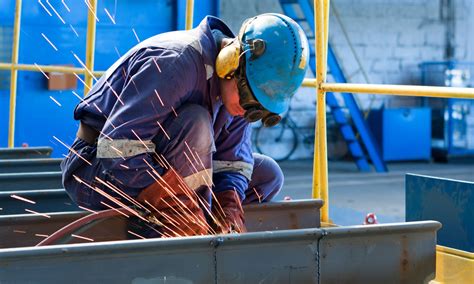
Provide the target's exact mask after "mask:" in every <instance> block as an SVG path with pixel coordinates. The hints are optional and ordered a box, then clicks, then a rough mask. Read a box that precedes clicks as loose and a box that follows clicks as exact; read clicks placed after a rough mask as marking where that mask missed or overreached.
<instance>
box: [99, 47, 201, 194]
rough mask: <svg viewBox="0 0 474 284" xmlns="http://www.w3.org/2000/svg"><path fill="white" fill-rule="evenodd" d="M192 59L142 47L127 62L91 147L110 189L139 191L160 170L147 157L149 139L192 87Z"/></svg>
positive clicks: (149, 155)
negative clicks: (110, 183) (112, 186)
mask: <svg viewBox="0 0 474 284" xmlns="http://www.w3.org/2000/svg"><path fill="white" fill-rule="evenodd" d="M192 57H193V56H192V54H191V53H190V52H182V53H180V52H177V51H173V50H166V49H158V48H154V49H150V48H148V49H146V50H142V51H140V52H138V53H137V54H136V55H134V57H133V58H131V60H130V64H129V65H128V68H126V69H125V70H124V73H125V74H124V75H126V76H127V77H126V79H125V83H124V86H123V87H122V90H121V92H117V95H118V96H119V99H117V101H116V102H115V105H114V107H113V109H112V111H111V113H110V115H109V117H108V118H107V121H106V122H105V124H104V127H103V129H102V134H101V135H100V137H99V140H98V146H97V157H98V158H99V159H101V161H102V163H103V165H104V167H105V168H106V169H107V172H108V174H109V176H110V177H111V178H113V179H114V181H115V183H116V184H120V185H122V186H124V187H127V188H128V189H131V190H133V189H136V190H137V192H139V191H140V189H142V188H145V187H147V186H149V185H150V184H152V183H153V182H154V178H153V177H152V176H151V175H150V173H151V172H152V171H153V170H159V169H160V167H159V165H158V164H157V163H156V162H155V161H154V159H153V158H152V156H153V153H154V150H155V145H154V144H153V142H152V139H153V138H154V137H155V136H156V135H165V134H164V133H163V130H162V129H161V128H160V125H163V122H164V121H165V120H166V119H167V118H168V117H169V116H170V115H173V108H174V109H177V108H178V107H179V106H180V105H181V104H182V102H183V101H185V100H186V99H187V98H188V97H189V95H190V94H191V91H192V90H193V89H194V87H195V82H196V79H197V78H196V76H197V75H196V74H198V72H197V70H196V66H195V63H194V62H195V61H193V58H192ZM131 190H129V191H131Z"/></svg>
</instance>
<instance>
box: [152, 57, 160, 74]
mask: <svg viewBox="0 0 474 284" xmlns="http://www.w3.org/2000/svg"><path fill="white" fill-rule="evenodd" d="M153 62H155V65H156V68H157V69H158V72H160V73H161V68H160V66H159V65H158V62H156V58H155V57H153Z"/></svg>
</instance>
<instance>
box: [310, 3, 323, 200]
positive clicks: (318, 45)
mask: <svg viewBox="0 0 474 284" xmlns="http://www.w3.org/2000/svg"><path fill="white" fill-rule="evenodd" d="M320 2H321V0H314V5H313V7H314V30H315V37H316V40H315V42H314V50H316V79H315V87H316V98H317V101H318V103H317V104H316V115H317V118H316V124H315V129H314V133H315V139H314V157H313V194H312V195H313V198H318V199H320V198H321V191H320V181H319V167H320V165H319V160H320V157H319V134H320V133H319V131H318V129H319V123H320V121H319V111H318V110H319V99H318V97H319V89H318V86H319V84H320V83H321V76H322V66H321V62H322V52H321V51H322V50H321V49H322V45H323V43H322V38H321V36H320V35H321V34H322V30H321V25H320V23H319V20H320V16H319V12H320V10H321V7H320Z"/></svg>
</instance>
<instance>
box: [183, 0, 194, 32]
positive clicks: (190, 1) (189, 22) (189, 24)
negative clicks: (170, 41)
mask: <svg viewBox="0 0 474 284" xmlns="http://www.w3.org/2000/svg"><path fill="white" fill-rule="evenodd" d="M193 12H194V0H186V23H185V26H186V29H187V30H190V29H192V28H193Z"/></svg>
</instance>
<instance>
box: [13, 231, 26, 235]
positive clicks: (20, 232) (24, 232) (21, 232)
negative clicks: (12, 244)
mask: <svg viewBox="0 0 474 284" xmlns="http://www.w3.org/2000/svg"><path fill="white" fill-rule="evenodd" d="M13 232H14V233H19V234H26V231H22V230H13Z"/></svg>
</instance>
